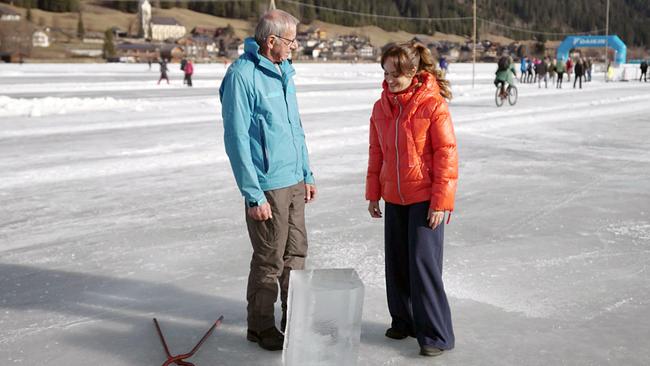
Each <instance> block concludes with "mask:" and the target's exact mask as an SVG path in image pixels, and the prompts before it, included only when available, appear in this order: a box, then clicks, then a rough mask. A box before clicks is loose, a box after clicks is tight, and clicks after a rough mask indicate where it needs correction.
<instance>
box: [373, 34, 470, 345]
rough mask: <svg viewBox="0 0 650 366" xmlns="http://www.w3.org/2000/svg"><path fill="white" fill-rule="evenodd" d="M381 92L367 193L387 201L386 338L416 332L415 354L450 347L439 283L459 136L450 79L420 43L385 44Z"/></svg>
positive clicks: (376, 202) (447, 313) (449, 328)
mask: <svg viewBox="0 0 650 366" xmlns="http://www.w3.org/2000/svg"><path fill="white" fill-rule="evenodd" d="M381 66H382V68H383V69H384V82H383V89H384V90H383V93H382V95H381V98H380V99H379V100H378V101H377V102H376V103H375V105H374V108H373V110H372V116H371V118H370V153H369V159H368V174H367V177H366V199H367V200H368V201H369V202H370V203H369V205H368V211H369V212H370V216H372V217H374V218H381V217H382V212H381V209H380V207H379V200H380V199H381V198H383V199H384V200H385V201H386V207H385V210H386V217H385V228H384V236H385V255H386V292H387V297H388V309H389V312H390V315H391V318H392V323H391V326H390V328H389V329H388V330H387V331H386V336H387V337H389V338H394V339H403V338H406V337H408V336H412V337H417V340H418V343H419V345H420V354H421V355H424V356H436V355H439V354H441V353H442V352H443V350H449V349H452V348H453V347H454V332H453V327H452V323H451V312H450V310H449V304H448V302H447V296H446V294H445V290H444V286H443V283H442V252H443V250H442V248H443V238H444V222H443V221H444V217H445V212H449V214H450V215H451V211H453V209H454V195H455V192H456V182H457V179H458V155H457V152H456V137H455V134H454V128H453V125H452V122H451V117H450V115H449V109H448V107H447V99H451V91H450V86H449V82H448V81H447V80H445V79H444V78H443V77H442V74H441V72H440V71H439V70H437V69H436V67H435V63H434V60H433V57H432V56H431V53H430V52H429V50H428V49H427V48H426V47H425V46H424V45H422V44H420V43H404V44H397V45H392V46H389V47H388V48H387V49H386V50H385V51H384V53H383V55H382V58H381Z"/></svg>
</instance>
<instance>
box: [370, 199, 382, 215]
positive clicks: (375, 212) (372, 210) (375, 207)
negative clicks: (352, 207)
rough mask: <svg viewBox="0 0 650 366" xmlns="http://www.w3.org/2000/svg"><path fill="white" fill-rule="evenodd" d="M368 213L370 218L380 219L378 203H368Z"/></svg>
mask: <svg viewBox="0 0 650 366" xmlns="http://www.w3.org/2000/svg"><path fill="white" fill-rule="evenodd" d="M368 212H369V213H370V217H374V218H375V219H381V208H379V201H370V202H368Z"/></svg>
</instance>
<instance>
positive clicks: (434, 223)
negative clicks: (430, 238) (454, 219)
mask: <svg viewBox="0 0 650 366" xmlns="http://www.w3.org/2000/svg"><path fill="white" fill-rule="evenodd" d="M427 220H428V221H429V226H430V227H431V229H435V228H436V227H438V225H440V224H441V223H442V222H443V221H444V220H445V211H436V210H434V209H432V208H430V209H429V214H428V215H427Z"/></svg>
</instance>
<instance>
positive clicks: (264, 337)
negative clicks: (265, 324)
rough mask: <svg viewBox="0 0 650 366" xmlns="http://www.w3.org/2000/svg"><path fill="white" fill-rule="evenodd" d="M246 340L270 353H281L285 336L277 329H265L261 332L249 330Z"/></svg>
mask: <svg viewBox="0 0 650 366" xmlns="http://www.w3.org/2000/svg"><path fill="white" fill-rule="evenodd" d="M246 339H248V340H249V341H251V342H255V343H257V344H259V346H260V347H262V348H264V349H265V350H268V351H281V350H282V347H283V345H284V335H282V333H280V331H279V330H278V329H277V328H276V327H271V328H268V329H265V330H263V331H261V332H254V331H252V330H250V329H249V330H248V333H247V334H246Z"/></svg>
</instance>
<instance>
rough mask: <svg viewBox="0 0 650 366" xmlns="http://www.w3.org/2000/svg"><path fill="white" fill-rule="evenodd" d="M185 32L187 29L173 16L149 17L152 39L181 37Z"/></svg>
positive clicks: (161, 39) (162, 39) (160, 39)
mask: <svg viewBox="0 0 650 366" xmlns="http://www.w3.org/2000/svg"><path fill="white" fill-rule="evenodd" d="M185 33H187V30H186V29H185V27H184V26H182V25H181V24H180V23H179V22H178V21H177V20H176V19H175V18H171V17H152V18H151V39H152V40H154V41H164V40H167V39H178V38H181V37H183V36H184V35H185Z"/></svg>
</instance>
